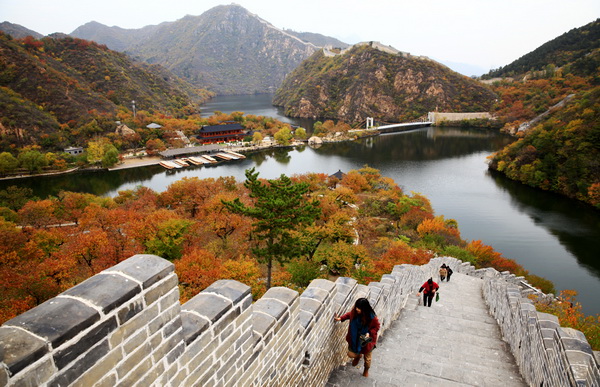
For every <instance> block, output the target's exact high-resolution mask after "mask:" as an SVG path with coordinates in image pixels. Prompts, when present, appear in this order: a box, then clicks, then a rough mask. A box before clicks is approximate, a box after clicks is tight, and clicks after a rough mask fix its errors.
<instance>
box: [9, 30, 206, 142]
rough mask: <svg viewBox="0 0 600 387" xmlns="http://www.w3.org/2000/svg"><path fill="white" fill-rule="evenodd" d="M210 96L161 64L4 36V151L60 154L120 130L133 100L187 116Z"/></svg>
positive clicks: (83, 44) (89, 45)
mask: <svg viewBox="0 0 600 387" xmlns="http://www.w3.org/2000/svg"><path fill="white" fill-rule="evenodd" d="M208 95H209V93H208V92H207V91H206V90H197V89H195V88H193V87H192V86H191V85H189V84H187V83H186V82H184V81H182V80H181V79H179V78H177V77H176V76H173V75H172V74H170V73H168V72H167V71H165V70H164V69H163V68H161V67H160V66H150V65H145V64H136V63H134V62H133V61H131V60H130V59H129V58H128V57H127V56H126V55H124V54H121V53H118V52H115V51H111V50H109V49H108V48H106V47H105V46H100V45H98V44H96V43H93V42H89V41H86V40H81V39H74V38H71V37H67V38H63V39H55V38H51V37H46V38H43V39H42V40H36V39H33V38H31V37H28V38H25V39H23V40H16V39H13V38H12V37H11V36H10V35H6V34H3V33H0V104H1V106H0V107H1V109H0V110H2V112H3V114H2V118H1V125H2V128H1V129H2V145H3V147H4V146H9V145H17V146H18V147H21V146H24V145H35V144H38V145H39V144H40V143H43V144H41V145H44V146H45V147H47V148H55V149H61V148H62V147H65V146H68V145H69V144H71V143H72V141H74V140H76V138H77V137H78V136H83V137H85V136H91V135H93V134H94V133H92V132H95V133H96V134H100V133H102V132H104V131H107V130H114V116H115V112H116V111H117V109H118V108H119V107H123V108H127V109H130V108H131V101H132V100H135V101H136V105H137V107H138V109H144V110H148V111H161V112H163V113H165V114H172V115H176V116H177V115H179V116H181V115H185V114H190V113H192V112H196V111H197V103H198V102H200V101H202V100H203V99H206V98H207V97H208ZM103 123H105V124H107V125H108V124H110V125H108V126H107V127H104V126H103ZM88 124H91V126H86V125H88ZM86 127H87V128H88V129H89V130H88V131H89V132H90V133H84V132H86V129H85V128H86Z"/></svg>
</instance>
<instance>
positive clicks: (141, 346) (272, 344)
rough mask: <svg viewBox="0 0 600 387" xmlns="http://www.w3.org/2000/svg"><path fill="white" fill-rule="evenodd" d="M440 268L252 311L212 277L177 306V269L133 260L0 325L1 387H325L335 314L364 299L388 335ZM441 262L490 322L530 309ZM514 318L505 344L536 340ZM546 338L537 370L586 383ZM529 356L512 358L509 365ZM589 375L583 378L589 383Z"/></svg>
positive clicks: (339, 348) (280, 299)
mask: <svg viewBox="0 0 600 387" xmlns="http://www.w3.org/2000/svg"><path fill="white" fill-rule="evenodd" d="M441 262H442V258H436V259H433V260H432V261H431V262H430V263H429V264H428V265H423V266H413V265H399V266H396V267H395V268H394V270H393V272H392V273H390V274H388V275H384V276H383V277H382V278H381V281H379V282H372V283H370V284H369V285H368V286H365V285H360V284H358V283H357V282H356V280H354V279H351V278H339V279H338V280H337V281H335V282H331V281H328V280H323V279H316V280H314V281H312V283H311V284H310V285H309V286H308V288H307V289H306V290H305V291H304V292H303V293H302V294H299V293H298V292H296V291H294V290H291V289H288V288H281V287H276V288H271V289H269V291H267V293H265V295H264V296H263V297H261V298H260V299H259V300H257V301H256V302H255V303H252V296H251V293H250V288H249V287H248V286H246V285H244V284H242V283H239V282H237V281H232V280H220V281H217V282H215V283H213V284H212V285H211V286H210V287H208V288H207V289H205V290H204V291H202V292H201V293H200V294H198V295H196V296H195V297H194V298H192V299H191V300H189V301H188V302H186V303H185V304H183V305H181V304H180V302H179V290H178V288H177V284H178V281H177V276H176V275H175V273H174V271H173V270H174V267H173V264H172V263H170V262H169V261H166V260H164V259H162V258H160V257H157V256H153V255H135V256H133V257H131V258H129V259H128V260H126V261H123V262H121V263H119V264H118V265H116V266H114V267H112V268H110V269H108V270H105V271H103V272H101V273H99V274H97V275H96V276H94V277H92V278H90V279H88V280H87V281H85V282H83V283H81V284H79V285H77V286H75V287H73V288H71V289H69V290H68V291H66V292H64V293H62V294H60V295H59V296H57V297H56V298H53V299H51V300H49V301H47V302H45V303H43V304H41V305H39V306H38V307H36V308H33V309H31V310H30V311H28V312H26V313H23V314H22V315H20V316H18V317H16V318H14V319H12V320H10V321H7V322H6V323H5V324H4V325H3V326H2V327H0V344H1V346H0V386H6V385H10V386H151V385H154V386H192V385H199V386H205V385H211V386H212V385H215V386H233V385H237V386H319V385H324V384H325V382H326V381H327V379H328V378H329V375H330V373H331V371H332V370H333V369H334V368H336V367H337V366H339V365H341V364H344V363H345V362H346V361H347V357H346V349H347V348H346V347H347V345H346V342H345V339H344V338H345V334H346V330H347V325H348V323H347V322H344V323H337V322H335V321H334V320H333V317H334V316H337V315H340V314H342V313H345V312H347V311H349V310H350V308H351V307H352V306H353V304H354V302H355V300H356V299H357V298H359V297H367V298H368V299H369V300H370V302H371V304H372V305H373V306H374V309H375V311H376V312H377V315H378V317H379V319H380V322H381V331H380V335H384V334H385V331H386V329H387V328H388V327H389V326H390V324H391V323H392V322H393V321H394V320H395V319H397V318H398V316H399V314H400V313H401V311H402V309H403V307H404V306H405V304H406V300H407V297H408V296H409V295H412V296H413V297H414V294H415V293H416V291H417V290H418V288H419V286H420V285H421V284H422V283H423V281H424V279H425V278H428V277H429V276H435V275H436V274H437V269H438V267H439V266H440V264H441ZM443 262H446V263H450V266H451V267H453V268H454V269H455V271H457V272H463V273H465V274H469V275H476V276H480V277H481V278H484V277H485V278H486V298H487V299H489V300H492V303H491V309H493V310H494V312H495V313H498V311H502V312H501V315H503V316H504V315H505V314H506V316H513V314H514V313H512V310H515V308H516V306H518V305H520V304H518V303H522V304H524V305H525V304H527V303H526V302H524V301H515V300H514V299H513V298H509V297H508V296H504V298H503V296H501V294H502V292H503V290H502V289H504V288H503V287H506V286H509V287H508V288H507V289H509V290H507V292H508V294H509V295H511V296H512V295H513V294H514V295H516V294H517V293H518V289H514V288H513V287H510V286H512V284H513V283H514V282H515V279H514V278H508V280H507V278H505V277H507V276H505V275H504V274H502V275H500V274H498V275H496V276H495V277H494V278H493V279H491V278H488V277H489V275H488V273H489V272H488V271H481V270H479V271H478V270H474V268H472V267H471V266H470V265H468V264H463V263H462V262H460V261H458V260H456V259H454V258H443ZM506 284H509V285H506ZM498 294H500V296H499V295H498ZM494 300H500V301H494ZM503 305H509V306H508V307H506V306H504V307H503ZM503 308H504V309H503ZM516 310H517V311H518V313H517V315H518V316H517V317H519V316H520V315H522V314H523V312H522V308H520V306H519V308H517V309H516ZM526 311H527V313H529V314H531V313H530V312H531V311H530V310H529V309H526ZM528 316H529V315H528ZM496 318H498V317H496ZM509 318H513V320H510V321H509ZM515 318H516V317H504V318H503V320H502V321H501V326H503V331H504V332H510V333H509V334H510V335H511V338H509V340H508V341H509V342H511V346H512V341H514V340H516V338H518V340H520V341H523V338H524V337H526V336H527V335H529V336H533V335H534V332H533V331H532V328H531V318H530V317H528V318H529V320H526V322H528V324H525V325H524V327H525V328H523V329H517V330H516V331H514V332H513V331H505V330H506V329H507V328H506V327H505V326H506V324H507V321H508V323H509V324H514V323H515V321H514V319H515ZM550 320H551V319H550V318H548V317H544V319H543V320H540V322H536V324H538V325H540V326H543V327H546V325H548V324H550V323H548V322H547V321H550ZM550 322H555V321H550ZM544 329H545V328H544ZM553 329H554V332H558V333H556V335H557V337H556V338H555V339H552V340H554V341H552V343H554V344H555V345H554V344H553V345H554V346H553V347H552V350H553V351H555V352H556V353H557V354H558V355H557V356H554V357H552V358H544V359H546V360H547V362H546V363H544V362H543V361H544V359H542V360H541V362H540V363H538V362H537V360H536V363H535V364H536V367H538V365H539V366H540V367H542V368H543V369H544V370H546V369H552V370H553V371H552V372H554V373H553V374H551V375H552V376H550V377H552V378H554V377H556V378H559V374H560V372H562V371H565V370H566V369H571V370H573V369H574V368H576V370H577V371H578V372H577V375H582V374H583V372H579V371H580V368H577V367H575V365H574V364H575V363H571V365H570V366H568V367H567V366H564V364H565V361H567V362H568V361H571V362H573V361H574V360H576V359H577V358H578V356H579V355H577V354H575V353H571V352H569V351H571V349H568V348H572V347H573V345H574V344H573V343H572V342H571V341H569V340H573V339H574V338H573V336H577V335H576V334H573V335H570V334H569V337H566V333H564V332H567V333H570V331H569V330H563V329H562V328H560V327H554V328H553ZM532 332H533V333H532ZM505 334H506V333H505ZM544 335H547V332H545V331H543V330H540V337H542V338H543V340H542V341H540V340H538V339H535V340H534V339H531V340H529V342H531V345H529V344H528V346H527V348H531V351H538V352H540V351H541V350H540V348H542V347H541V345H549V344H548V343H549V342H550V341H548V343H547V342H546V341H547V340H549V339H547V338H546V336H544ZM561 335H562V336H561ZM575 339H577V340H579V339H580V337H575ZM577 343H580V342H579V341H578V342H577ZM578 345H581V346H582V345H583V343H580V344H578ZM521 347H522V351H525V346H521ZM588 347H589V346H588ZM565 348H567V349H566V350H565ZM528 350H529V349H528ZM546 352H547V350H546ZM583 352H584V353H585V354H587V352H586V351H583ZM541 354H542V355H543V353H541ZM527 356H528V355H527V353H525V354H524V355H523V356H521V355H517V353H515V357H517V359H522V358H527ZM561 356H562V357H563V358H561ZM555 363H556V364H555ZM579 364H580V363H577V366H578V365H579ZM588 364H589V362H588ZM523 367H524V366H523V365H522V368H523ZM561 367H562V368H561ZM537 372H538V371H537V370H536V371H535V372H534V373H535V374H536V375H537ZM596 372H597V369H596ZM588 374H589V375H590V376H589V377H588V379H587V380H594V379H593V378H594V377H597V375H596V376H594V375H595V374H593V373H589V372H588ZM577 377H579V376H577ZM535 380H538V379H535ZM544 380H561V381H562V379H544ZM565 380H566V379H565ZM569 380H571V379H569ZM576 380H580V379H576ZM544 385H552V383H550V384H544ZM589 385H592V384H589Z"/></svg>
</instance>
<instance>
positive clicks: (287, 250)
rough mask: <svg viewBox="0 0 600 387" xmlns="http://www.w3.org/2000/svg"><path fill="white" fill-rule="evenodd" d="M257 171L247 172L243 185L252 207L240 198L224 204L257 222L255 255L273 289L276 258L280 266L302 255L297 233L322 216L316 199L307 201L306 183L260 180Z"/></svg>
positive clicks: (253, 249) (280, 179)
mask: <svg viewBox="0 0 600 387" xmlns="http://www.w3.org/2000/svg"><path fill="white" fill-rule="evenodd" d="M258 175H259V173H258V172H255V170H254V168H252V169H247V170H246V181H245V182H244V186H245V187H246V188H248V190H249V191H250V197H251V198H253V199H254V203H253V205H251V206H249V205H246V204H244V203H242V202H241V201H240V200H239V198H238V199H235V200H233V201H229V202H227V201H223V204H224V205H225V206H226V207H227V208H228V209H229V210H230V211H231V212H234V213H237V214H243V215H246V216H249V217H251V218H253V219H254V223H253V224H252V227H253V229H252V236H251V238H252V240H253V241H254V242H255V245H254V247H253V248H252V252H253V253H254V254H255V255H256V257H257V258H258V259H259V261H260V262H262V263H265V264H266V265H267V289H268V288H270V287H271V271H272V266H273V259H276V260H277V261H278V262H279V263H280V264H283V263H284V262H287V261H289V260H290V259H291V258H293V257H297V256H299V255H301V254H302V252H303V250H304V249H303V248H302V243H301V240H300V238H299V237H298V234H297V233H296V231H299V229H300V228H301V227H302V226H307V225H310V224H312V223H313V222H314V221H315V220H316V219H317V217H318V216H319V215H320V214H321V208H320V207H319V202H318V201H317V200H312V201H307V200H306V198H305V196H306V194H307V193H308V184H307V183H294V182H292V180H291V179H290V178H289V177H287V176H285V175H283V174H282V175H281V176H280V177H279V179H276V180H267V182H266V183H265V182H263V181H260V180H259V179H258Z"/></svg>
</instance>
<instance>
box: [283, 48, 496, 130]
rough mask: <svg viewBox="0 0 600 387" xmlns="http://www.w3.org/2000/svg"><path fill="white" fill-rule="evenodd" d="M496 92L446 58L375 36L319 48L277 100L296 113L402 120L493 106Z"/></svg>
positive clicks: (346, 118) (291, 77)
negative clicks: (334, 50)
mask: <svg viewBox="0 0 600 387" xmlns="http://www.w3.org/2000/svg"><path fill="white" fill-rule="evenodd" d="M382 47H384V48H386V49H385V50H384V49H382ZM495 98H496V95H495V94H494V93H493V92H492V91H491V90H490V89H489V88H488V87H486V86H484V85H482V84H481V83H479V82H477V81H475V80H473V79H471V78H468V77H465V76H463V75H461V74H458V73H456V72H454V71H452V70H450V69H449V68H447V67H446V66H444V65H442V64H440V63H437V62H435V61H433V60H430V59H427V58H424V57H415V56H411V55H410V54H408V53H403V52H400V51H397V50H393V49H392V48H389V47H387V46H382V45H380V44H377V43H374V42H369V43H366V44H360V45H355V46H354V47H352V48H351V49H348V50H344V51H342V53H340V54H338V55H332V54H331V53H330V52H329V53H328V54H327V55H325V54H324V53H323V51H319V52H317V53H315V54H314V55H312V56H311V57H310V58H309V59H307V60H306V61H305V62H303V63H302V64H301V65H300V66H299V67H298V68H297V69H295V70H294V71H293V72H292V73H291V74H290V75H289V76H288V77H286V79H285V80H284V82H283V84H282V85H281V87H280V88H279V89H278V90H277V93H276V95H275V98H274V100H273V103H274V104H275V105H278V106H283V107H284V108H285V113H286V115H289V116H292V117H305V118H327V119H340V120H344V121H347V122H360V121H364V119H365V117H375V118H376V119H379V120H383V121H388V122H401V121H406V120H410V119H414V118H418V117H421V116H423V115H424V114H426V113H427V112H428V111H434V110H436V109H439V110H441V111H452V112H472V111H487V110H489V109H490V108H491V105H492V104H493V102H494V100H495Z"/></svg>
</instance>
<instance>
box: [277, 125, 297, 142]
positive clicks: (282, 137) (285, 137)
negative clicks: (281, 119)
mask: <svg viewBox="0 0 600 387" xmlns="http://www.w3.org/2000/svg"><path fill="white" fill-rule="evenodd" d="M292 137H293V136H292V131H291V130H290V128H288V127H285V128H282V129H279V130H278V131H277V133H275V141H277V143H278V144H280V145H290V141H291V140H292Z"/></svg>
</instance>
